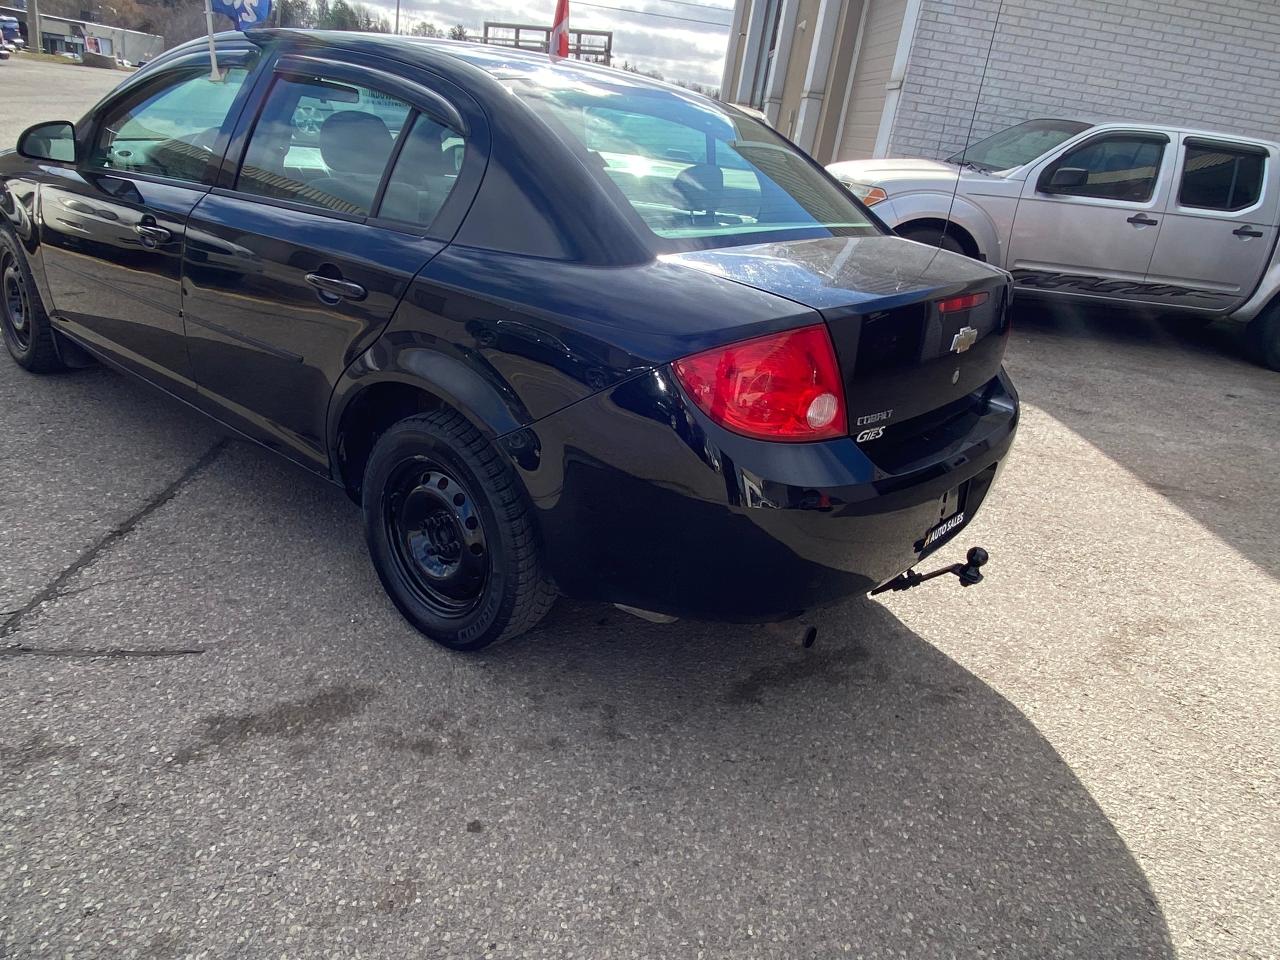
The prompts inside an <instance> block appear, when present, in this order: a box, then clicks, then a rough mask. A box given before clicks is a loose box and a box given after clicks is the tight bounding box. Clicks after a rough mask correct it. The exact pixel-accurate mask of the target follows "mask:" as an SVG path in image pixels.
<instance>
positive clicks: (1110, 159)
mask: <svg viewBox="0 0 1280 960" xmlns="http://www.w3.org/2000/svg"><path fill="white" fill-rule="evenodd" d="M1164 146H1165V145H1164V142H1163V141H1161V140H1153V139H1151V138H1150V137H1143V136H1135V135H1134V134H1128V133H1122V134H1117V135H1115V136H1109V137H1099V138H1098V139H1096V140H1090V141H1089V142H1088V143H1086V144H1083V145H1081V146H1079V147H1076V148H1075V149H1074V150H1071V151H1070V152H1068V153H1067V154H1065V155H1064V156H1063V157H1062V158H1061V159H1060V160H1058V162H1057V163H1055V164H1054V165H1053V166H1052V167H1050V168H1049V173H1050V174H1052V172H1053V171H1054V170H1057V169H1061V168H1063V167H1080V168H1083V169H1085V170H1087V171H1089V178H1088V179H1087V180H1086V181H1085V182H1084V183H1083V184H1081V185H1080V186H1078V187H1070V188H1066V189H1061V190H1058V191H1056V192H1058V193H1061V194H1065V195H1068V196H1073V197H1098V198H1100V199H1104V200H1125V201H1129V202H1132V203H1145V202H1146V201H1147V200H1150V199H1151V194H1152V193H1153V192H1154V191H1155V187H1156V177H1157V175H1159V173H1160V161H1161V158H1162V157H1163V156H1164Z"/></svg>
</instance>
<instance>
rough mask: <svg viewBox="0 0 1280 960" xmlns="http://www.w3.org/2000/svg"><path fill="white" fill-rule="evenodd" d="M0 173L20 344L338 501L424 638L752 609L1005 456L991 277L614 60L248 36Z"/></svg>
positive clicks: (832, 569) (825, 576)
mask: <svg viewBox="0 0 1280 960" xmlns="http://www.w3.org/2000/svg"><path fill="white" fill-rule="evenodd" d="M217 64H218V66H217V70H218V74H217V76H216V78H213V77H211V73H210V60H209V53H208V50H207V48H206V46H205V44H204V41H200V42H192V43H189V44H186V45H184V46H181V47H177V48H175V49H174V50H171V51H169V52H168V53H166V54H164V55H163V56H161V57H159V58H157V59H156V60H154V61H153V62H152V63H151V64H149V65H148V66H147V68H146V69H145V70H142V71H140V72H139V73H137V74H135V75H134V76H132V77H131V78H129V79H128V80H126V81H125V82H124V83H123V84H122V85H121V86H120V87H119V88H118V89H117V90H115V91H114V92H113V93H111V94H110V95H109V96H108V97H107V98H106V99H105V100H104V101H103V102H102V103H100V104H99V105H98V106H97V107H96V108H94V109H93V110H92V111H91V112H90V113H89V114H88V115H87V116H86V117H84V118H83V119H82V120H81V121H79V122H78V123H75V124H71V123H66V122H57V123H46V124H41V125H39V126H37V127H33V128H31V129H30V130H28V131H26V132H25V133H24V134H23V136H22V139H21V140H20V141H19V145H18V152H17V153H10V154H7V155H5V156H3V157H0V180H2V181H3V195H2V198H0V207H2V209H3V212H4V217H3V218H0V275H2V277H3V286H4V295H3V298H2V300H0V306H2V310H0V317H2V320H3V329H4V340H5V343H6V345H7V347H8V349H9V352H10V353H11V354H12V355H13V357H14V359H15V360H16V361H17V362H18V363H19V364H21V365H22V366H23V367H25V368H27V369H28V370H31V371H35V372H43V371H50V370H56V369H59V368H62V367H65V366H76V365H79V364H82V363H86V362H89V359H90V358H98V359H100V360H103V361H105V362H107V363H109V364H111V365H112V366H115V367H118V368H120V369H122V370H125V371H129V372H131V373H134V374H136V375H138V376H140V377H141V378H143V379H144V380H146V381H148V382H149V383H151V384H154V385H155V386H157V387H159V388H161V389H162V390H165V391H166V392H168V393H170V394H172V395H173V396H175V397H178V398H179V399H181V400H183V401H185V402H186V403H188V404H191V405H192V406H194V407H197V408H198V409H200V410H202V411H204V412H205V413H207V414H209V415H210V416H212V417H215V418H216V419H218V420H219V421H221V422H222V423H224V424H226V425H228V426H229V427H231V428H233V429H235V430H237V431H239V432H240V433H242V434H243V435H245V436H246V437H249V438H251V439H253V440H255V441H257V442H259V443H262V444H264V445H266V446H268V447H271V448H272V449H274V450H277V451H279V452H280V453H282V454H284V455H285V456H287V457H289V458H290V459H292V460H294V461H296V462H298V463H300V464H302V465H303V466H304V467H306V468H308V469H310V470H312V471H315V472H316V473H319V474H321V475H322V476H324V477H327V478H329V479H331V480H332V481H333V482H335V483H337V484H341V485H342V486H343V487H344V488H345V489H346V490H347V491H348V492H349V493H350V495H351V496H352V497H353V498H354V499H355V500H356V501H357V502H359V503H360V504H361V505H362V507H363V511H364V521H365V526H366V530H367V536H368V543H369V550H370V553H371V555H372V558H373V562H374V565H375V566H376V567H377V570H378V573H379V574H380V576H381V578H382V581H383V583H384V584H385V586H386V589H387V592H388V593H389V594H390V596H391V598H392V600H394V601H395V603H396V605H397V606H398V607H399V608H400V610H401V611H402V612H403V614H404V615H405V616H406V617H407V618H408V619H409V620H410V621H411V622H412V623H413V624H414V625H415V626H416V627H418V628H419V629H420V630H421V631H422V632H424V633H425V634H427V635H428V636H429V637H431V638H432V639H434V640H436V641H438V642H440V643H442V644H444V645H446V646H449V647H452V648H455V649H466V650H470V649H477V648H479V647H483V646H485V645H487V644H489V643H492V642H493V641H495V640H498V639H500V638H504V637H509V636H513V635H516V634H518V633H520V632H522V631H525V630H528V629H529V628H530V627H532V626H533V625H534V624H535V623H537V622H538V620H539V618H540V617H542V616H543V614H545V613H546V611H547V609H548V608H549V606H550V605H551V602H552V600H553V598H554V597H555V595H556V593H557V592H563V593H565V594H567V595H570V596H574V597H579V598H584V599H590V600H600V601H609V602H613V603H617V604H620V605H624V606H627V607H630V608H633V609H636V610H640V611H646V612H653V613H659V614H667V615H676V616H694V617H708V618H723V619H732V620H742V621H752V620H757V621H759V620H771V619H781V618H785V617H788V616H793V615H796V614H798V613H800V612H802V611H804V610H806V609H809V608H812V607H815V606H818V605H821V604H823V603H827V602H830V601H833V600H835V599H838V598H841V597H844V596H847V595H850V594H854V593H858V592H863V591H867V590H869V589H872V588H874V587H876V586H877V585H880V584H883V583H884V582H886V581H887V580H889V579H890V578H893V577H894V576H895V575H896V574H898V573H900V572H901V571H903V570H905V569H907V568H909V567H910V566H912V565H913V564H915V563H916V562H917V561H918V560H919V559H920V558H921V557H923V556H925V555H926V554H929V553H931V552H932V551H934V550H936V549H937V548H939V547H940V546H942V545H943V544H945V543H947V542H949V541H950V540H951V539H952V538H954V537H955V536H957V534H958V533H959V531H960V530H962V529H963V528H964V526H965V525H966V524H967V523H968V522H969V521H970V520H971V519H972V517H973V515H974V511H975V510H976V509H977V508H978V506H979V504H981V503H982V501H983V499H984V498H985V497H986V495H987V493H988V490H989V489H990V487H991V484H992V482H993V480H994V479H995V476H996V474H997V471H998V469H999V466H1000V463H1001V461H1002V460H1003V458H1004V457H1005V454H1006V453H1007V451H1008V449H1009V446H1010V443H1011V442H1012V440H1013V435H1014V431H1015V428H1016V424H1017V419H1018V403H1017V398H1016V395H1015V393H1014V390H1013V388H1012V386H1011V385H1010V383H1009V381H1008V379H1007V377H1006V376H1005V374H1004V372H1003V370H1002V368H1001V359H1002V356H1003V353H1004V349H1005V344H1006V340H1007V337H1008V330H1009V328H1008V322H1007V320H1006V313H1007V307H1008V304H1009V297H1010V283H1009V278H1008V276H1007V275H1006V274H1005V273H1003V272H1002V271H1000V270H997V269H994V268H992V267H989V266H986V265H984V264H981V263H977V262H975V261H972V260H969V259H966V258H963V257H960V256H956V255H953V254H949V253H946V252H944V251H939V250H936V249H933V248H930V247H925V246H922V245H919V244H915V243H911V242H909V241H906V240H902V239H899V238H895V237H893V236H891V235H890V233H889V231H888V230H887V229H886V228H885V227H884V226H883V225H882V224H881V223H880V222H879V221H877V220H876V218H875V217H874V216H873V215H872V214H870V213H869V212H868V211H867V210H866V209H865V208H863V207H862V206H860V205H859V204H858V203H857V202H856V201H855V200H853V199H852V198H851V197H850V196H849V195H848V194H847V193H845V192H844V191H843V190H842V188H840V187H839V186H838V185H837V184H836V183H835V182H834V181H833V180H832V179H831V178H830V177H829V176H828V175H827V174H826V173H825V172H824V171H823V170H822V168H821V167H819V166H818V165H816V164H815V163H814V162H813V161H812V160H810V159H809V158H808V157H806V156H805V155H804V154H803V153H801V152H799V151H798V150H796V149H795V148H794V147H793V146H792V145H791V144H789V143H788V142H786V141H785V140H784V139H782V138H781V137H779V136H778V135H777V134H776V133H774V132H773V131H772V130H770V129H769V128H768V127H767V126H765V125H763V124H761V123H759V122H758V121H756V120H754V119H753V118H751V117H750V116H747V115H746V114H745V113H743V112H740V111H738V110H735V109H734V108H732V107H727V106H724V105H722V104H719V103H716V102H714V101H712V100H709V99H706V98H704V97H700V96H697V95H695V94H692V93H689V92H687V91H684V90H680V89H676V88H673V87H669V86H666V85H663V84H660V83H656V82H653V81H651V80H648V79H646V78H643V77H637V76H635V75H633V74H627V73H619V72H615V71H612V70H608V69H605V68H601V67H595V66H589V65H584V64H571V63H561V64H559V65H557V66H552V65H550V64H549V63H548V62H547V61H546V59H545V58H542V57H535V56H529V55H524V54H521V53H518V52H515V51H511V50H503V49H499V48H494V47H484V46H476V45H471V44H458V43H449V42H444V41H429V40H417V39H411V38H407V37H390V36H372V35H367V34H349V33H316V32H297V31H289V30H268V31H262V32H254V33H249V34H248V35H241V34H235V35H224V36H221V37H219V38H218V40H217Z"/></svg>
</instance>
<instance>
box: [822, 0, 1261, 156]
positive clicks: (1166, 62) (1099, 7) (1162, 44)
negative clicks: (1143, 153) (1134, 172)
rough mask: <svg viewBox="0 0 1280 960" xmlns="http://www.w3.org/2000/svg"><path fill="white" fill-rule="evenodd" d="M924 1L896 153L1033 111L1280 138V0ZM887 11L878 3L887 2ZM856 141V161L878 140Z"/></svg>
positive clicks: (921, 150)
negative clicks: (984, 70) (1001, 3)
mask: <svg viewBox="0 0 1280 960" xmlns="http://www.w3.org/2000/svg"><path fill="white" fill-rule="evenodd" d="M998 7H999V0H924V6H923V7H922V9H921V13H920V21H919V25H918V28H917V30H916V35H915V42H914V44H913V46H912V51H911V58H910V60H909V62H908V67H907V75H906V80H905V83H904V86H903V91H902V98H901V101H900V103H899V105H898V110H897V114H896V118H895V122H894V125H893V131H892V136H891V139H890V147H889V152H890V153H891V154H893V155H897V156H902V155H910V156H926V157H941V156H947V155H949V154H951V153H954V152H956V151H957V150H959V149H961V148H962V147H963V146H964V144H965V138H966V135H967V133H968V128H969V122H970V118H971V116H973V115H974V106H975V100H977V101H978V102H977V113H976V119H975V121H974V124H973V139H974V140H977V139H980V138H982V137H985V136H987V135H989V134H991V133H994V132H995V131H996V130H999V129H1000V128H1002V127H1006V126H1008V125H1010V124H1012V123H1018V122H1020V121H1022V120H1027V119H1030V118H1032V117H1046V116H1053V117H1079V118H1081V119H1085V120H1131V121H1148V122H1154V123H1169V124H1186V125H1191V126H1203V127H1207V128H1210V129H1218V130H1224V131H1227V132H1232V133H1240V134H1247V135H1251V136H1262V137H1267V138H1270V139H1276V140H1280V69H1277V64H1278V63H1280V3H1277V0H1213V2H1209V0H1004V9H1003V11H1002V12H1001V14H1000V22H999V26H998V28H997V30H996V35H995V42H994V45H993V46H992V53H991V61H990V65H989V67H988V69H987V75H986V81H985V83H983V85H982V91H981V98H980V100H979V99H978V86H979V79H980V77H981V74H982V67H983V61H984V59H985V58H986V52H987V44H988V43H989V42H990V41H991V36H992V25H993V23H994V21H995V16H996V10H997V8H998ZM873 9H874V8H873ZM857 136H858V135H856V134H855V135H854V137H853V138H852V139H851V138H850V137H849V136H846V141H845V147H846V155H853V154H854V152H855V150H856V149H860V148H861V145H862V143H864V142H865V140H859V139H857Z"/></svg>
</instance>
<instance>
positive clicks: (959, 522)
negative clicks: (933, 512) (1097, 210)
mask: <svg viewBox="0 0 1280 960" xmlns="http://www.w3.org/2000/svg"><path fill="white" fill-rule="evenodd" d="M963 525H964V511H963V510H961V511H960V512H959V513H957V514H956V515H955V516H954V517H948V518H947V519H946V520H943V521H942V522H941V523H940V524H938V525H937V526H936V527H934V528H933V529H932V530H930V531H929V532H928V533H926V534H925V535H924V543H923V544H921V546H920V549H921V550H927V549H928V548H929V547H930V546H932V545H933V544H935V543H937V542H938V541H939V540H941V539H942V538H943V537H945V536H946V535H947V534H948V533H950V532H951V531H952V530H954V529H956V528H957V527H960V526H963Z"/></svg>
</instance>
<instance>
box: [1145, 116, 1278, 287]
mask: <svg viewBox="0 0 1280 960" xmlns="http://www.w3.org/2000/svg"><path fill="white" fill-rule="evenodd" d="M1274 153H1275V151H1274V150H1272V149H1269V148H1267V147H1264V146H1261V145H1257V144H1250V143H1240V142H1238V141H1232V140H1228V139H1218V138H1216V137H1214V138H1208V137H1197V136H1192V135H1185V136H1183V137H1182V139H1181V144H1180V146H1179V150H1178V163H1177V167H1176V169H1175V179H1174V182H1175V184H1176V189H1174V190H1173V191H1172V192H1171V195H1170V198H1169V206H1168V212H1167V213H1166V214H1165V217H1164V223H1163V224H1161V226H1160V237H1159V240H1158V241H1157V243H1156V250H1155V255H1154V256H1153V257H1152V259H1151V269H1150V270H1149V272H1148V274H1147V282H1148V283H1150V284H1163V285H1168V286H1170V287H1173V288H1176V289H1177V290H1178V291H1181V292H1180V293H1179V294H1177V295H1171V296H1170V298H1169V302H1170V305H1171V306H1181V305H1185V306H1192V307H1198V308H1208V309H1214V310H1224V311H1225V310H1230V309H1232V308H1234V307H1236V306H1239V305H1240V304H1241V303H1242V302H1243V301H1244V300H1246V299H1248V297H1249V295H1250V294H1251V293H1252V292H1253V290H1254V287H1256V286H1257V283H1258V280H1259V278H1260V277H1261V276H1262V273H1263V271H1264V270H1266V267H1267V263H1268V262H1269V261H1270V260H1271V251H1272V248H1273V247H1274V246H1275V242H1276V226H1275V223H1276V215H1277V206H1278V205H1280V204H1278V202H1277V196H1278V194H1280V191H1277V190H1276V185H1275V179H1276V171H1275V163H1276V157H1275V155H1274Z"/></svg>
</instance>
